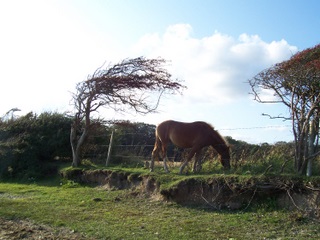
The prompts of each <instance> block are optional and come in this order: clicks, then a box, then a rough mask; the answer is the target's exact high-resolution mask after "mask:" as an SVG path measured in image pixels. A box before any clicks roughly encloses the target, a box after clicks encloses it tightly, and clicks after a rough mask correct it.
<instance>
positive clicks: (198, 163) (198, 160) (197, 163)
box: [193, 150, 202, 173]
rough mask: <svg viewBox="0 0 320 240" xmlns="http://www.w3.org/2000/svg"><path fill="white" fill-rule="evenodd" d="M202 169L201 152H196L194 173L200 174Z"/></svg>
mask: <svg viewBox="0 0 320 240" xmlns="http://www.w3.org/2000/svg"><path fill="white" fill-rule="evenodd" d="M201 169H202V164H201V150H199V151H197V152H196V156H195V159H194V163H193V172H194V173H198V172H200V171H201Z"/></svg>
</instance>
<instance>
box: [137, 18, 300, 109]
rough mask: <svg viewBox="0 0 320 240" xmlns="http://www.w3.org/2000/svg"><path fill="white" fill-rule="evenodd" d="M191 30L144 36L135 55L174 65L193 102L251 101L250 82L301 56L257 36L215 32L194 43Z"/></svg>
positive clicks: (183, 28)
mask: <svg viewBox="0 0 320 240" xmlns="http://www.w3.org/2000/svg"><path fill="white" fill-rule="evenodd" d="M192 33H193V30H192V27H191V26H190V25H189V24H177V25H172V26H169V27H168V28H167V29H166V31H165V32H164V33H163V34H159V33H153V34H147V35H145V36H143V37H142V38H141V39H140V40H139V42H138V43H137V44H135V46H134V52H135V53H137V54H140V55H141V54H142V55H145V56H147V57H159V56H160V57H163V58H165V59H167V60H170V61H171V66H169V67H168V68H171V69H170V71H172V72H173V73H174V75H175V76H177V77H179V78H181V79H183V80H185V85H187V87H188V90H186V91H185V93H184V95H185V96H187V98H188V99H189V100H190V101H193V102H194V101H196V102H206V103H209V102H211V103H225V102H232V101H236V100H239V98H244V97H248V93H249V91H250V89H249V85H248V84H247V81H248V79H250V78H252V77H253V76H255V75H256V74H257V73H259V72H260V71H261V70H263V69H265V68H268V67H270V66H272V65H273V64H275V63H278V62H281V61H284V60H286V59H288V58H289V57H290V56H292V55H293V54H294V53H296V52H297V50H298V49H297V47H295V46H291V45H289V44H288V43H287V42H286V41H285V40H283V39H282V40H279V41H272V42H270V43H268V42H265V41H263V40H262V39H261V38H260V37H259V36H258V35H248V34H246V33H243V34H241V35H240V36H239V37H238V38H237V39H235V38H234V37H232V36H229V35H226V34H222V33H220V32H217V31H216V32H214V33H213V34H212V35H211V36H208V37H203V38H194V37H192Z"/></svg>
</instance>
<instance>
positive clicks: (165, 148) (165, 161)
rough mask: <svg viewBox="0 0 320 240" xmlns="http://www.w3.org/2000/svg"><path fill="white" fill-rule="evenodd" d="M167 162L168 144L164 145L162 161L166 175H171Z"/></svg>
mask: <svg viewBox="0 0 320 240" xmlns="http://www.w3.org/2000/svg"><path fill="white" fill-rule="evenodd" d="M167 160H168V157H167V145H166V144H163V143H162V161H163V168H164V171H165V172H166V173H169V172H170V171H169V168H168V166H167Z"/></svg>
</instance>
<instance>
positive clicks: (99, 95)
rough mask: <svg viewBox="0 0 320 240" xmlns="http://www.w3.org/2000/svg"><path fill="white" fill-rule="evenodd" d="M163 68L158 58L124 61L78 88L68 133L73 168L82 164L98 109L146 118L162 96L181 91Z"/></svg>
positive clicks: (100, 71)
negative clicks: (83, 151)
mask: <svg viewBox="0 0 320 240" xmlns="http://www.w3.org/2000/svg"><path fill="white" fill-rule="evenodd" d="M165 64H166V61H165V60H164V59H161V58H158V59H146V58H144V57H139V58H134V59H126V60H123V61H122V62H120V63H118V64H115V65H109V66H108V67H107V68H105V69H102V68H99V69H97V70H96V71H95V72H94V73H93V75H92V76H88V78H87V80H86V81H83V82H80V83H78V84H77V86H76V93H74V94H73V101H74V107H75V110H76V113H75V116H74V121H73V124H72V126H71V133H70V142H71V147H72V155H73V162H72V165H73V166H78V165H80V163H81V159H80V153H81V147H82V146H83V144H84V142H85V140H86V138H87V137H88V135H89V134H90V130H91V129H92V128H93V127H94V125H95V123H94V122H92V120H91V114H92V113H94V112H96V111H97V110H98V109H99V108H100V107H108V108H112V109H114V110H115V111H118V112H119V111H123V112H126V111H130V110H134V111H135V112H136V113H140V114H147V113H151V112H154V111H156V109H157V107H158V104H159V101H160V98H161V96H162V95H163V94H164V93H169V94H175V93H177V92H179V90H181V89H183V88H184V86H183V85H182V84H181V83H180V82H179V80H177V79H173V78H172V76H171V74H170V73H169V72H168V71H167V70H166V69H165V68H164V65H165Z"/></svg>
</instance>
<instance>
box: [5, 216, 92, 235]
mask: <svg viewBox="0 0 320 240" xmlns="http://www.w3.org/2000/svg"><path fill="white" fill-rule="evenodd" d="M7 239H27V240H28V239H30V240H31V239H32V240H34V239H46V240H51V239H52V240H53V239H70V240H78V239H79V240H82V239H89V238H86V237H85V236H83V235H81V234H80V233H76V232H74V231H73V230H70V229H66V228H58V229H57V228H52V227H50V226H47V225H40V224H36V223H34V222H33V221H30V220H18V219H16V220H9V219H5V218H1V217H0V240H7Z"/></svg>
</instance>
